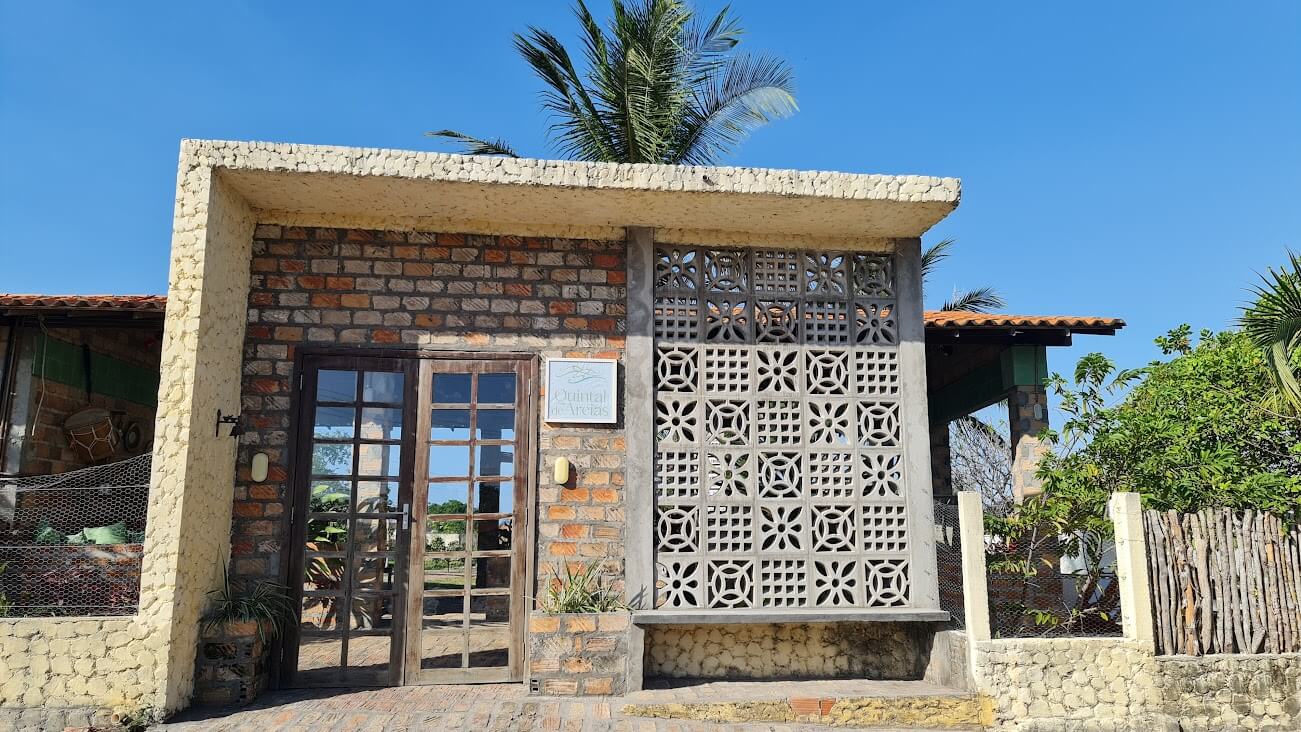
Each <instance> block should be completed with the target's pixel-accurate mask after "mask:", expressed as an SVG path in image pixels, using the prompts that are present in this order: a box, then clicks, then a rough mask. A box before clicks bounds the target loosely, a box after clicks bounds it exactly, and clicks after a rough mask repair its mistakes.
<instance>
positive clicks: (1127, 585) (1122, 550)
mask: <svg viewBox="0 0 1301 732" xmlns="http://www.w3.org/2000/svg"><path fill="white" fill-rule="evenodd" d="M1110 508H1111V521H1112V523H1113V524H1114V525H1115V528H1116V581H1117V582H1118V583H1119V586H1118V588H1117V589H1118V590H1119V595H1120V615H1121V622H1122V626H1123V628H1124V631H1125V639H1126V640H1130V641H1134V642H1136V643H1139V644H1141V645H1142V646H1143V648H1144V649H1145V650H1147V651H1148V652H1151V653H1155V652H1156V644H1155V640H1154V638H1155V634H1154V626H1153V622H1152V595H1151V592H1150V590H1149V586H1148V571H1147V540H1146V537H1145V536H1144V534H1143V506H1142V503H1141V502H1140V500H1139V495H1138V494H1137V493H1113V494H1112V495H1111V501H1110ZM964 566H965V565H964Z"/></svg>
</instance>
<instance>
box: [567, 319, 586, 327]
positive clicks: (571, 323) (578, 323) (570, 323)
mask: <svg viewBox="0 0 1301 732" xmlns="http://www.w3.org/2000/svg"><path fill="white" fill-rule="evenodd" d="M564 324H565V327H566V328H570V329H573V330H587V318H565V320H564Z"/></svg>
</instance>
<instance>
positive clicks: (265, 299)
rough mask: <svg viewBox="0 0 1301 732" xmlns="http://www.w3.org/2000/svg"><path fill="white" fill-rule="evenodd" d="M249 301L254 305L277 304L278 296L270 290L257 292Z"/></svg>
mask: <svg viewBox="0 0 1301 732" xmlns="http://www.w3.org/2000/svg"><path fill="white" fill-rule="evenodd" d="M248 301H249V302H250V303H252V304H254V305H275V304H276V296H275V295H273V294H271V293H269V292H255V293H253V294H252V296H250V297H249V299H248Z"/></svg>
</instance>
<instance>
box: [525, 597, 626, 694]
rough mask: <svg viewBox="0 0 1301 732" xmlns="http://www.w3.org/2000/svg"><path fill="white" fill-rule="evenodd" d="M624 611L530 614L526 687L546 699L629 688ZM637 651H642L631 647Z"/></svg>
mask: <svg viewBox="0 0 1301 732" xmlns="http://www.w3.org/2000/svg"><path fill="white" fill-rule="evenodd" d="M630 627H631V623H630V621H629V615H628V613H626V612H625V613H598V614H582V615H577V614H561V615H546V614H543V613H534V614H533V616H532V617H531V618H529V648H528V656H529V670H528V677H529V689H530V691H531V692H532V693H534V694H546V695H547V696H602V695H608V694H615V695H618V694H623V693H624V692H625V691H627V690H628V660H629V654H630V653H631V652H633V649H631V648H630V638H629V632H628V630H629V628H630ZM636 650H637V651H640V650H641V649H636Z"/></svg>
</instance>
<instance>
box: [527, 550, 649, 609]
mask: <svg viewBox="0 0 1301 732" xmlns="http://www.w3.org/2000/svg"><path fill="white" fill-rule="evenodd" d="M598 569H600V564H599V563H597V562H592V563H590V564H588V565H586V566H585V567H583V568H582V569H578V570H575V569H574V568H573V567H572V566H568V565H567V566H566V567H565V572H564V575H563V576H562V575H561V574H560V572H559V571H557V572H555V573H554V576H553V578H552V580H551V581H550V582H548V583H547V593H546V595H545V596H544V597H543V598H542V600H541V602H540V603H539V605H540V607H541V609H542V612H545V613H548V614H551V615H560V614H563V613H612V612H619V611H620V610H628V609H629V608H628V604H627V603H625V602H624V601H623V600H621V599H619V596H618V594H616V593H615V592H614V590H613V589H611V588H610V586H609V585H608V584H607V583H606V582H604V581H603V580H602V579H601V577H600V575H598V574H597V570H598Z"/></svg>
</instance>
